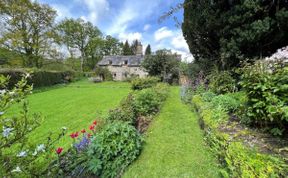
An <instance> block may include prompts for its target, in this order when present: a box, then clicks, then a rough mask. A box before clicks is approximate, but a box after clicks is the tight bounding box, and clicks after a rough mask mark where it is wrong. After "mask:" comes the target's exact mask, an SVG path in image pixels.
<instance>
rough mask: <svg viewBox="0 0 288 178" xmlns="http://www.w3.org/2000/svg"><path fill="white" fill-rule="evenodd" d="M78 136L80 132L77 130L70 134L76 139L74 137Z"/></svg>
mask: <svg viewBox="0 0 288 178" xmlns="http://www.w3.org/2000/svg"><path fill="white" fill-rule="evenodd" d="M78 136H79V133H78V132H75V133H71V134H70V137H71V138H73V139H74V138H77V137H78Z"/></svg>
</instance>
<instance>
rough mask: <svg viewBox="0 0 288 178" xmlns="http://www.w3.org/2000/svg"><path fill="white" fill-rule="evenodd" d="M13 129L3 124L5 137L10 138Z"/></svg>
mask: <svg viewBox="0 0 288 178" xmlns="http://www.w3.org/2000/svg"><path fill="white" fill-rule="evenodd" d="M12 130H14V129H13V128H8V127H7V128H5V127H4V126H3V133H2V134H3V137H4V138H8V137H9V135H10V134H11V131H12Z"/></svg>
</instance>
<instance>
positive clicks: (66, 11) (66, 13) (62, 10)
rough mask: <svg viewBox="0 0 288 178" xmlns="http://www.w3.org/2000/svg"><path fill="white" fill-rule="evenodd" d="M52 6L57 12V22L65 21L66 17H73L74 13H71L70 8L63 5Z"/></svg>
mask: <svg viewBox="0 0 288 178" xmlns="http://www.w3.org/2000/svg"><path fill="white" fill-rule="evenodd" d="M51 6H52V7H53V8H54V9H55V10H56V11H57V15H58V16H57V18H56V20H57V21H60V20H63V19H64V18H66V17H67V18H71V17H73V15H72V13H71V12H70V7H66V6H63V5H61V4H51Z"/></svg>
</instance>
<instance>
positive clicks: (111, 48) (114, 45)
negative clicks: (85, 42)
mask: <svg viewBox="0 0 288 178" xmlns="http://www.w3.org/2000/svg"><path fill="white" fill-rule="evenodd" d="M121 53H122V44H121V43H120V42H119V40H118V39H116V38H113V37H112V36H110V35H108V36H106V38H105V40H104V46H103V54H104V55H105V56H108V55H120V54H121Z"/></svg>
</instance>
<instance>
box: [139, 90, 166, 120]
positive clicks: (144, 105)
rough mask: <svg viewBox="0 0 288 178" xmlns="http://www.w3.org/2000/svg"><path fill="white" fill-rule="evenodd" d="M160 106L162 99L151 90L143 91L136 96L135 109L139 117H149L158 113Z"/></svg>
mask: <svg viewBox="0 0 288 178" xmlns="http://www.w3.org/2000/svg"><path fill="white" fill-rule="evenodd" d="M160 104H161V99H160V98H159V96H158V95H157V93H156V92H155V91H154V90H153V89H151V88H149V89H145V90H141V91H139V93H137V94H136V95H135V101H134V108H135V111H136V113H137V115H138V116H147V115H153V114H155V113H157V112H158V111H159V107H160Z"/></svg>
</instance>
